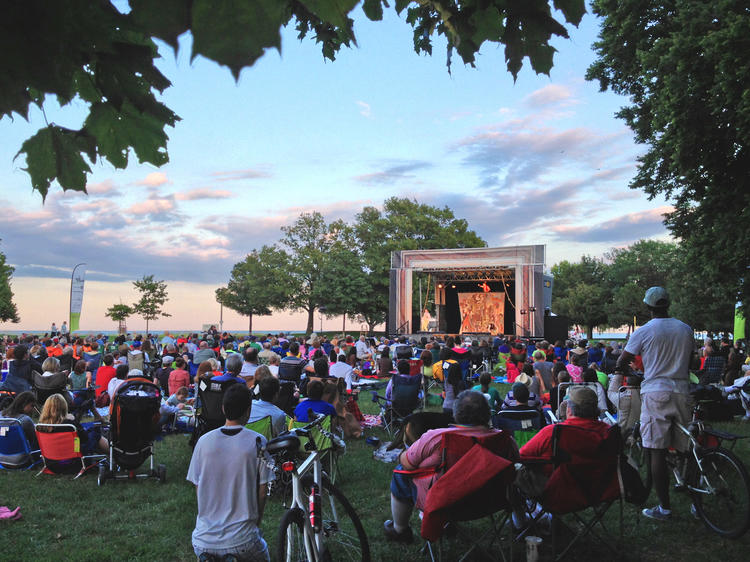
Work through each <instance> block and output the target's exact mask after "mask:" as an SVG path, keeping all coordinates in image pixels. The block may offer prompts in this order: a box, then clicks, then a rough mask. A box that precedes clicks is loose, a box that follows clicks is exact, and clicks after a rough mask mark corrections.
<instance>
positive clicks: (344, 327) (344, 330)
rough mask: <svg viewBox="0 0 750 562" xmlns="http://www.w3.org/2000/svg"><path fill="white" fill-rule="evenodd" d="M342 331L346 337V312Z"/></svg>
mask: <svg viewBox="0 0 750 562" xmlns="http://www.w3.org/2000/svg"><path fill="white" fill-rule="evenodd" d="M341 332H342V333H343V334H344V339H346V314H344V325H343V327H342V328H341Z"/></svg>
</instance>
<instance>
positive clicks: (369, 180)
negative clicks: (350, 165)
mask: <svg viewBox="0 0 750 562" xmlns="http://www.w3.org/2000/svg"><path fill="white" fill-rule="evenodd" d="M433 165H434V164H432V163H430V162H425V161H422V160H411V161H405V162H401V163H394V164H392V165H390V166H388V167H386V168H385V169H384V170H382V171H379V172H373V173H371V174H363V175H360V176H355V177H354V180H355V181H357V182H359V183H365V184H380V185H383V184H393V183H396V182H397V181H400V180H405V179H413V178H415V177H416V176H415V175H414V174H410V173H409V172H414V171H416V170H423V169H426V168H431V167H433Z"/></svg>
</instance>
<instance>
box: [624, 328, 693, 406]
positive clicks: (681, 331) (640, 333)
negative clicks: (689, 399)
mask: <svg viewBox="0 0 750 562" xmlns="http://www.w3.org/2000/svg"><path fill="white" fill-rule="evenodd" d="M693 347H694V342H693V329H692V328H691V327H690V326H688V325H687V324H685V323H684V322H680V321H679V320H677V319H676V318H653V319H651V320H650V321H649V322H647V323H646V324H644V325H643V326H641V327H640V328H638V329H637V330H636V331H635V332H633V335H632V336H631V337H630V340H629V341H628V344H627V345H626V346H625V351H627V352H628V353H632V354H633V355H640V356H642V358H643V375H644V379H643V383H642V384H641V394H644V393H647V392H664V391H666V392H678V393H681V394H687V393H688V392H689V384H690V372H689V368H690V357H691V355H692V353H693Z"/></svg>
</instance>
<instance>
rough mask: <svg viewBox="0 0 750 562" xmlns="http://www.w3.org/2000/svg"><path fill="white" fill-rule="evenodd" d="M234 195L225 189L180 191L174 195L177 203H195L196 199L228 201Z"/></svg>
mask: <svg viewBox="0 0 750 562" xmlns="http://www.w3.org/2000/svg"><path fill="white" fill-rule="evenodd" d="M234 196H235V194H234V193H232V192H231V191H227V190H225V189H212V188H205V189H201V188H198V189H191V190H190V191H181V192H178V193H175V194H174V198H175V199H177V200H178V201H195V200H196V199H229V198H231V197H234Z"/></svg>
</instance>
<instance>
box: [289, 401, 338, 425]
mask: <svg viewBox="0 0 750 562" xmlns="http://www.w3.org/2000/svg"><path fill="white" fill-rule="evenodd" d="M310 409H312V411H313V412H315V413H316V414H325V415H327V416H336V408H334V407H333V406H332V405H331V404H329V403H328V402H326V401H325V400H309V399H308V400H303V401H302V402H300V403H299V404H297V407H296V408H295V409H294V417H295V418H297V421H301V422H309V421H310V419H309V418H308V417H307V410H310Z"/></svg>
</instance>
